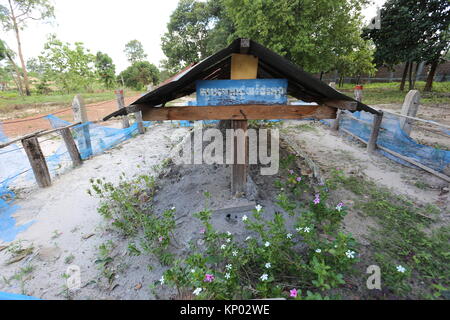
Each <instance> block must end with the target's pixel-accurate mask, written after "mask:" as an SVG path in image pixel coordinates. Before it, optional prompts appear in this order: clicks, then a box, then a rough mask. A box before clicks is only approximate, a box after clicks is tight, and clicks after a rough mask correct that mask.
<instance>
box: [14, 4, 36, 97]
mask: <svg viewBox="0 0 450 320" xmlns="http://www.w3.org/2000/svg"><path fill="white" fill-rule="evenodd" d="M8 2H9V7H10V8H11V17H12V21H13V27H14V32H15V33H16V40H17V51H18V53H19V59H20V64H21V65H22V72H23V82H24V85H25V93H26V95H27V96H30V95H31V92H30V83H29V81H28V72H27V67H26V65H25V60H24V58H23V54H22V43H21V41H20V34H19V27H18V25H17V21H16V16H15V13H14V10H13V7H12V4H11V0H8Z"/></svg>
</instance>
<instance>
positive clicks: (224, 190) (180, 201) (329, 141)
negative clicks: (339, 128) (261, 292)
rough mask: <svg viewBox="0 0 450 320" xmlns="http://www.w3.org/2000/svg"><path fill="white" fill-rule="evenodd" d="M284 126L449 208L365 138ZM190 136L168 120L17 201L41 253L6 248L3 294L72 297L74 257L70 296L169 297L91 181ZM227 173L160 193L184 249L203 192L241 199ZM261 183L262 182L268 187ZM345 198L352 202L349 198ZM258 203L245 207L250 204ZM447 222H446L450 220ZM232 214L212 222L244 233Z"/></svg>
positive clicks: (209, 173) (179, 174)
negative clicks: (92, 191)
mask: <svg viewBox="0 0 450 320" xmlns="http://www.w3.org/2000/svg"><path fill="white" fill-rule="evenodd" d="M305 123H309V124H310V125H311V126H312V127H313V130H303V129H301V128H299V127H297V126H298V125H299V124H305ZM283 127H284V129H285V130H282V131H281V136H282V137H283V138H284V139H285V140H286V141H289V142H290V144H291V145H292V146H293V147H294V149H296V148H297V149H301V150H302V151H303V152H306V153H307V154H308V156H309V157H310V158H311V159H313V160H314V161H315V162H316V163H317V164H318V165H320V167H321V170H322V171H323V172H325V173H326V172H327V171H329V169H330V168H335V167H339V168H340V169H343V170H344V171H345V172H346V173H347V174H353V175H360V176H362V177H367V178H369V179H372V180H374V181H375V182H376V183H378V184H379V185H382V186H385V187H388V188H391V189H392V190H393V192H395V193H397V194H400V195H404V196H406V197H408V198H410V199H412V200H413V201H415V203H416V204H417V205H420V206H422V205H426V204H434V205H436V206H438V207H440V208H442V209H443V212H448V209H449V195H448V194H444V195H440V194H441V190H442V188H444V187H448V183H445V182H443V181H442V180H440V179H438V178H436V177H434V176H432V175H430V174H428V173H426V172H423V171H420V170H416V169H412V168H408V167H404V166H402V165H400V164H397V163H395V162H393V161H391V160H389V159H387V158H385V157H383V156H381V155H374V156H369V155H368V154H367V153H366V152H365V149H364V147H363V146H361V145H360V144H359V143H356V142H352V141H349V140H348V138H347V137H344V136H336V135H334V134H332V133H331V132H330V131H329V130H328V129H327V128H326V127H325V126H324V125H322V124H320V123H317V122H305V121H301V122H295V121H286V122H284V123H283ZM187 132H188V129H185V128H183V129H178V130H176V131H174V130H173V127H172V126H171V125H170V124H167V123H165V124H161V125H156V126H154V127H152V128H151V129H150V130H149V131H148V132H147V133H146V134H145V135H144V136H138V137H136V138H135V139H131V140H129V141H127V142H125V143H123V144H121V145H120V146H119V147H116V148H114V149H112V150H110V151H108V152H106V153H105V154H102V155H100V156H98V157H94V158H93V159H90V160H88V161H86V162H85V163H84V164H83V166H82V167H80V168H78V169H75V170H72V171H70V172H67V173H66V174H64V175H62V176H61V177H60V178H58V179H57V180H55V181H54V183H53V185H52V186H51V187H50V188H48V189H41V190H37V189H34V190H32V191H28V192H25V193H23V194H22V195H21V197H22V199H19V200H18V201H17V205H19V206H20V207H21V209H20V210H19V211H18V212H17V213H16V215H15V217H16V219H17V221H18V224H23V223H26V222H29V221H35V222H34V224H33V225H32V226H31V227H30V228H29V229H27V230H26V231H24V232H23V233H21V234H19V236H18V238H19V239H22V240H25V241H26V242H25V243H28V244H33V246H34V248H35V250H34V254H32V255H30V256H29V257H27V258H25V259H23V260H21V261H19V262H17V263H14V264H12V265H9V266H6V265H5V262H6V261H7V260H8V259H9V255H8V253H7V250H3V251H2V252H0V266H1V268H0V290H1V291H7V292H14V293H21V291H23V292H25V293H26V294H29V295H34V296H37V297H39V298H43V299H66V298H68V297H69V296H68V295H66V294H65V290H64V285H65V281H66V280H65V279H64V278H63V277H62V275H63V274H64V273H65V272H66V270H67V267H68V266H69V264H67V263H66V262H65V260H66V258H67V257H68V256H71V255H73V257H74V258H73V259H74V260H73V262H72V263H71V264H73V265H77V266H79V267H80V268H81V279H82V289H80V290H78V291H76V292H73V293H71V294H70V297H71V298H75V299H154V298H168V297H170V296H171V295H172V294H173V291H170V290H166V291H164V290H159V291H158V292H157V295H155V294H154V293H153V292H152V291H151V290H150V289H149V286H150V285H151V284H153V283H154V282H155V281H157V280H158V279H159V278H160V277H161V274H162V272H163V270H164V268H162V267H161V266H159V265H157V264H154V263H153V262H152V261H151V259H150V258H149V257H145V256H139V257H135V256H130V255H129V253H127V244H128V242H129V240H125V239H122V238H120V237H119V236H118V235H117V234H115V233H113V232H111V231H110V230H109V228H108V226H107V225H106V224H105V222H104V221H103V219H102V218H101V217H100V215H99V214H98V213H97V211H96V209H97V206H98V203H99V202H98V200H97V199H96V198H93V197H90V196H89V195H88V194H87V193H86V190H87V189H88V188H89V178H91V177H95V178H101V177H106V178H107V180H108V181H111V182H117V181H118V177H119V175H120V173H121V172H126V173H127V176H128V177H131V176H132V175H134V174H139V173H143V172H145V173H149V172H150V173H155V171H154V168H153V166H154V165H156V164H159V163H161V161H162V160H164V159H165V158H168V157H170V156H171V152H173V148H174V146H175V145H176V144H177V142H179V141H180V139H181V138H182V137H183V136H185V135H186V133H187ZM138 165H139V167H138ZM227 177H228V170H226V169H225V168H224V167H221V166H200V167H198V168H197V169H195V170H191V169H189V168H182V169H180V170H178V171H174V172H171V173H170V176H168V177H167V179H166V180H165V182H164V183H163V184H162V186H161V188H162V192H160V193H159V195H158V196H157V197H156V198H155V205H156V206H157V208H159V209H160V210H164V209H167V208H169V207H171V206H175V207H176V208H177V218H178V219H179V220H177V221H178V223H179V224H180V228H181V229H180V230H181V233H180V237H179V239H177V240H178V242H179V244H178V246H179V247H180V248H186V247H187V246H186V245H187V243H189V242H190V241H195V239H196V237H199V234H198V233H197V229H198V225H197V224H196V223H195V222H194V220H193V219H192V217H191V216H190V214H192V213H193V212H197V211H198V210H199V209H201V208H202V207H203V206H204V197H203V196H202V192H204V191H206V190H208V191H210V192H211V191H212V192H211V193H213V194H214V195H216V196H215V197H214V198H213V199H212V202H211V206H212V209H214V210H216V209H223V208H226V207H233V206H236V205H237V204H236V203H235V202H234V200H233V199H232V198H231V196H230V194H229V190H228V184H229V181H228V180H227ZM256 180H258V179H256ZM256 180H255V183H257V184H258V183H259V184H261V183H265V182H264V181H256ZM418 181H420V182H422V183H425V184H426V185H427V186H428V187H427V188H425V189H423V188H421V189H419V188H418V187H416V186H415V183H416V182H418ZM271 196H272V195H271V193H270V192H269V193H265V194H264V193H263V194H261V193H260V194H258V196H257V198H256V199H255V200H254V201H256V202H258V203H259V202H262V203H263V204H264V205H265V206H269V207H270V200H272V199H271V198H270V197H271ZM340 200H343V201H344V202H346V199H340ZM254 201H253V200H252V201H248V202H247V203H246V204H242V203H241V204H240V205H250V206H252V205H253V204H254V203H255V202H254ZM264 201H266V202H267V203H264ZM349 205H351V203H349ZM446 210H447V211H446ZM268 212H271V211H270V210H268ZM240 214H242V212H241V213H240ZM443 218H446V219H448V216H446V217H443ZM229 219H231V220H234V221H239V215H238V214H235V215H234V216H231V217H229ZM231 220H229V221H226V220H225V219H224V217H223V216H218V218H217V220H216V221H215V223H216V224H217V225H218V227H219V228H222V229H223V230H227V229H231V231H232V232H237V230H239V228H240V226H239V224H238V223H236V222H235V223H234V225H233V222H232V221H231ZM230 221H231V222H230ZM369 225H370V221H368V220H367V219H363V218H362V217H358V216H350V217H348V218H346V228H347V229H348V230H349V231H351V232H352V233H354V234H355V236H356V237H358V238H359V236H362V235H363V234H364V233H366V232H367V228H368V226H369ZM124 240H125V241H124ZM108 241H111V242H110V244H111V246H112V252H111V256H112V257H113V259H114V264H113V265H114V271H115V278H114V279H113V281H110V282H106V283H105V280H104V279H102V277H101V276H100V275H99V273H100V271H99V269H98V264H96V263H95V261H96V260H97V259H98V247H99V245H100V244H103V243H107V242H108ZM0 245H2V244H1V243H0ZM149 263H152V265H153V266H154V268H153V270H152V271H151V272H149V271H148V269H147V266H148V264H149ZM28 265H32V266H33V267H34V269H33V271H32V272H31V273H30V274H28V275H27V276H26V277H25V279H24V280H23V281H22V282H21V281H17V280H8V279H11V277H12V276H13V275H15V274H17V273H18V272H19V271H20V268H24V267H26V266H28ZM2 279H3V280H2ZM5 279H6V280H5ZM22 289H23V290H22Z"/></svg>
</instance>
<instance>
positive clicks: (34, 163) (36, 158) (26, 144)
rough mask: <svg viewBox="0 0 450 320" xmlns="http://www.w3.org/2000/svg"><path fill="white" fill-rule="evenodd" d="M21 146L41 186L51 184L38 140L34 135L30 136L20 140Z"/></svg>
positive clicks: (45, 186)
mask: <svg viewBox="0 0 450 320" xmlns="http://www.w3.org/2000/svg"><path fill="white" fill-rule="evenodd" d="M22 145H23V148H24V149H25V152H26V154H27V157H28V160H29V161H30V165H31V168H32V169H33V173H34V176H35V178H36V181H37V183H38V185H39V187H41V188H47V187H49V186H50V185H51V184H52V181H51V178H50V172H49V171H48V167H47V163H46V161H45V157H44V154H43V153H42V150H41V147H40V146H39V141H38V139H37V138H36V137H31V138H27V139H24V140H22Z"/></svg>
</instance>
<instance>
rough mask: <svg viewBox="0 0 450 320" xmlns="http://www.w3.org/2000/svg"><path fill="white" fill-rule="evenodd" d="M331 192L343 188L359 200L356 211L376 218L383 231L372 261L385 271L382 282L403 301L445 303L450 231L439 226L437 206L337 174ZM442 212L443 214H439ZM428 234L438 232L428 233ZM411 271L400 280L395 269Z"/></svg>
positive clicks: (375, 233)
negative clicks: (400, 266) (415, 201)
mask: <svg viewBox="0 0 450 320" xmlns="http://www.w3.org/2000/svg"><path fill="white" fill-rule="evenodd" d="M329 184H330V187H331V188H340V187H343V188H345V189H347V190H349V191H351V192H352V193H353V194H354V195H355V196H356V197H355V209H356V210H358V211H359V213H360V214H362V215H363V216H369V217H371V218H373V219H374V220H375V221H376V222H377V224H378V226H379V228H377V229H376V230H372V232H371V234H370V235H369V239H370V243H371V244H370V250H371V251H372V257H371V258H369V261H374V262H376V264H377V265H379V266H380V267H381V270H382V279H383V280H382V281H383V283H384V285H385V286H388V287H389V289H390V290H391V292H393V294H395V295H397V296H401V297H416V298H427V299H430V298H439V297H441V296H442V295H443V294H447V293H448V290H449V289H450V265H449V258H450V245H449V242H448V239H450V227H449V226H447V225H444V226H440V227H436V226H435V225H436V222H437V221H435V217H434V216H435V215H437V214H438V213H439V209H438V208H437V207H434V206H433V208H430V206H429V205H428V206H425V207H423V208H420V207H418V206H417V205H415V204H414V203H412V202H411V201H409V200H408V199H406V198H404V197H400V196H397V195H395V194H393V193H392V192H391V191H390V190H388V189H387V188H381V187H378V186H377V185H375V183H373V182H371V181H367V180H365V179H362V178H359V177H353V176H345V175H344V174H343V173H342V172H339V171H334V173H333V176H332V178H331V179H330V181H329ZM436 211H437V212H436ZM425 230H432V231H431V232H430V231H428V232H425ZM399 264H400V265H402V266H404V267H406V268H407V270H408V272H410V274H411V275H410V277H409V278H408V279H406V281H403V282H402V281H398V279H397V278H396V276H397V272H396V270H395V266H397V265H399Z"/></svg>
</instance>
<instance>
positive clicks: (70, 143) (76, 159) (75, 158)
mask: <svg viewBox="0 0 450 320" xmlns="http://www.w3.org/2000/svg"><path fill="white" fill-rule="evenodd" d="M59 132H60V133H61V136H62V138H63V140H64V143H65V144H66V148H67V151H68V152H69V155H70V159H72V164H73V166H74V167H78V166H80V165H81V156H80V152H79V151H78V148H77V145H76V143H75V141H74V140H73V137H72V133H71V132H70V129H69V128H64V129H61V130H60V131H59Z"/></svg>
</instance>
